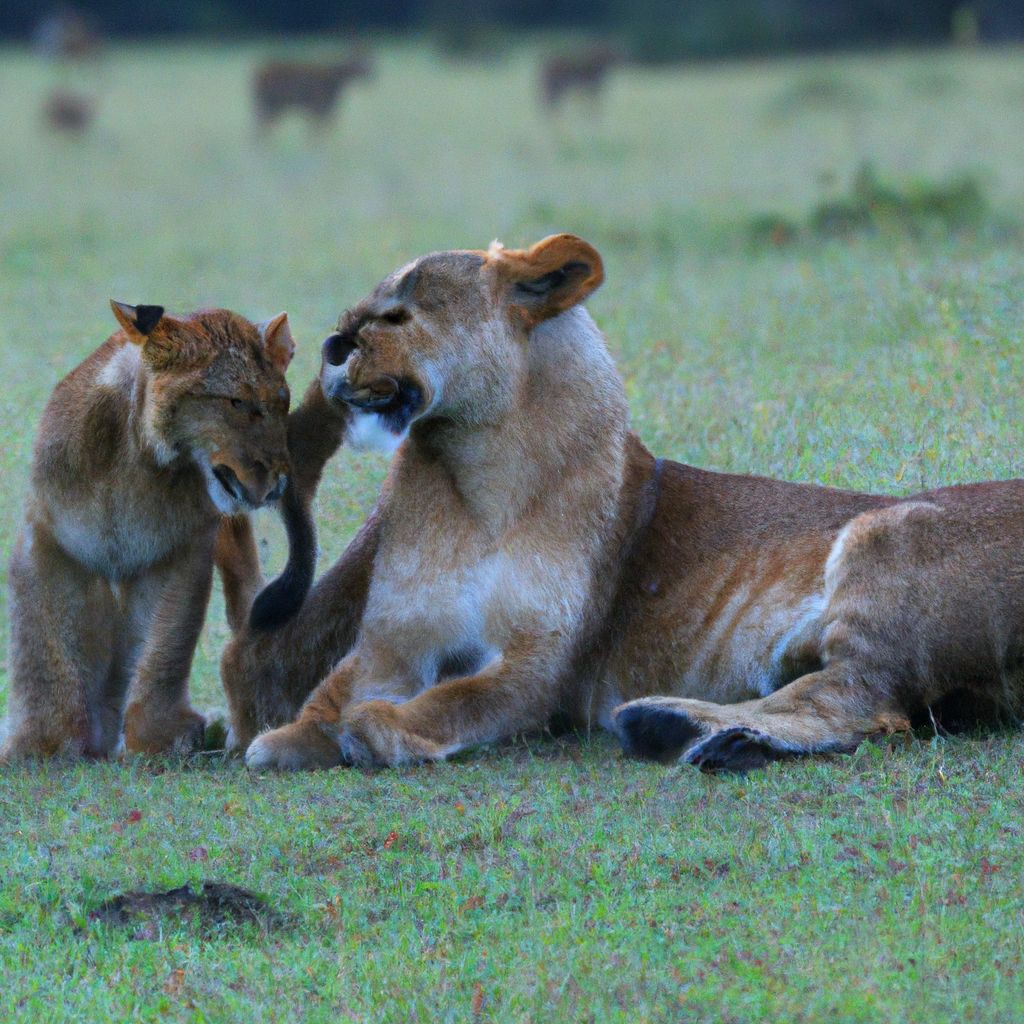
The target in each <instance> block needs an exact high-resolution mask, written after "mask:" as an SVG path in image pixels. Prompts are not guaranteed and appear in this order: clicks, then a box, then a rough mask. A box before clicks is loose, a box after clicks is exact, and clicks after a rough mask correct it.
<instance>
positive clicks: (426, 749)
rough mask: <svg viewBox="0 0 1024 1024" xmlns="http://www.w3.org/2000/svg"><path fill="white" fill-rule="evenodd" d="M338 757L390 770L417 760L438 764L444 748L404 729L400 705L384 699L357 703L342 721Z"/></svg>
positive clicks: (355, 763) (365, 765) (354, 762)
mask: <svg viewBox="0 0 1024 1024" xmlns="http://www.w3.org/2000/svg"><path fill="white" fill-rule="evenodd" d="M340 743H341V754H342V757H344V759H345V761H346V763H347V764H352V765H359V766H361V767H364V768H369V767H391V766H394V765H399V764H408V763H410V762H416V761H438V760H441V759H442V758H444V757H445V755H446V754H447V752H448V751H447V750H446V748H444V747H442V746H441V745H440V744H438V743H435V742H433V741H432V740H428V739H426V738H425V737H423V736H417V735H416V734H415V733H412V732H409V731H408V730H407V729H404V728H403V727H402V724H401V709H400V707H399V705H396V704H392V703H390V702H389V701H386V700H372V701H367V702H366V703H365V704H357V705H356V706H355V707H354V708H352V710H351V711H349V712H348V713H347V714H346V715H345V718H344V719H343V721H342V728H341V739H340Z"/></svg>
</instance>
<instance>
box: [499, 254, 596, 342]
mask: <svg viewBox="0 0 1024 1024" xmlns="http://www.w3.org/2000/svg"><path fill="white" fill-rule="evenodd" d="M487 255H488V260H489V261H494V263H495V264H496V265H497V268H498V270H499V272H500V273H501V274H502V275H503V276H504V277H505V278H506V280H508V282H509V284H510V286H511V287H510V290H509V297H508V301H509V303H510V305H511V306H512V307H513V308H515V309H517V310H519V311H521V313H522V315H523V316H524V318H525V319H526V321H527V324H528V325H529V326H530V327H533V326H535V325H536V324H539V323H540V322H541V321H542V320H547V319H548V318H549V317H552V316H557V315H558V314H559V313H561V312H563V311H564V310H566V309H569V308H570V307H572V306H575V305H577V304H578V303H580V302H582V301H583V300H584V299H585V298H587V296H588V295H590V293H591V292H592V291H594V289H596V288H597V287H598V286H599V285H600V284H601V282H602V281H603V280H604V264H603V263H602V262H601V257H600V255H598V252H597V250H596V249H595V248H594V247H593V246H592V245H591V244H590V243H589V242H584V241H583V239H582V238H578V237H577V236H576V235H551V236H549V237H548V238H545V239H543V240H542V241H540V242H538V243H537V244H536V245H532V246H530V248H529V249H505V248H503V247H502V246H501V245H500V243H497V242H495V243H494V244H492V245H491V248H490V249H489V250H488V254H487Z"/></svg>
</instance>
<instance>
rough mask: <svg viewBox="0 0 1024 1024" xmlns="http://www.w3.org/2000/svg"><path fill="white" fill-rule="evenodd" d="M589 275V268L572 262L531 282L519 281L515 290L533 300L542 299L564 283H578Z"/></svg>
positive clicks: (581, 263) (577, 262) (580, 263)
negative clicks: (533, 298)
mask: <svg viewBox="0 0 1024 1024" xmlns="http://www.w3.org/2000/svg"><path fill="white" fill-rule="evenodd" d="M589 273H590V267H589V266H588V265H587V264H586V263H583V262H582V261H580V260H572V261H570V262H569V263H566V264H565V266H564V267H559V269H558V270H552V271H550V272H549V273H547V274H542V275H541V276H540V277H535V278H534V279H533V280H532V281H520V282H519V283H518V284H517V285H516V290H517V291H519V292H522V293H525V294H526V295H530V296H532V297H535V298H542V297H543V296H545V295H550V294H551V293H552V292H554V291H557V290H558V289H559V288H562V287H563V286H564V285H565V284H566V283H569V282H575V281H579V280H581V279H582V278H584V277H586V276H587V275H588V274H589Z"/></svg>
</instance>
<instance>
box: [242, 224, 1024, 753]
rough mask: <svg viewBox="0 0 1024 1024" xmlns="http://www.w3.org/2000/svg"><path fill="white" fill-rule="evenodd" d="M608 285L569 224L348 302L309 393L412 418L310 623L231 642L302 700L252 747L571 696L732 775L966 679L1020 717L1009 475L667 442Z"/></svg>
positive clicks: (266, 720)
mask: <svg viewBox="0 0 1024 1024" xmlns="http://www.w3.org/2000/svg"><path fill="white" fill-rule="evenodd" d="M601 279H602V270H601V261H600V257H599V256H598V254H597V253H596V252H595V251H594V250H593V249H592V248H591V247H590V246H588V245H587V244H586V243H585V242H583V241H582V240H580V239H577V238H575V237H573V236H555V237H553V238H550V239H547V240H545V241H544V242H541V243H538V244H537V245H536V246H534V247H533V248H531V249H529V250H525V251H510V250H505V249H502V248H501V247H499V246H495V247H492V249H491V250H489V251H488V252H486V253H482V252H452V253H442V254H436V255H432V256H427V257H424V258H423V259H421V260H418V261H416V262H415V263H413V264H411V265H410V266H408V267H406V268H403V269H402V270H401V271H399V272H397V273H396V274H394V275H392V276H391V277H389V278H388V279H386V280H385V281H384V282H383V283H382V284H381V285H380V286H379V287H378V289H377V290H376V291H375V292H374V293H373V294H372V295H371V296H370V297H369V298H368V299H366V300H364V301H363V302H361V303H359V304H358V305H357V306H356V307H355V308H354V309H353V310H351V311H350V312H348V313H347V314H345V315H344V316H343V317H342V319H341V321H340V323H339V328H338V331H337V332H336V333H335V334H334V335H332V336H331V337H330V338H328V339H327V341H326V342H325V346H324V355H325V359H324V365H323V368H322V372H321V384H322V390H323V391H324V393H325V394H326V395H327V397H328V398H331V399H332V400H334V401H337V402H344V403H346V404H347V405H349V406H350V407H351V408H352V409H353V416H364V417H365V416H376V417H377V420H378V425H380V426H381V427H382V429H385V430H387V431H390V432H391V433H392V434H393V435H396V436H398V437H404V438H405V440H404V443H403V444H402V445H401V447H400V448H399V450H398V454H397V455H396V457H395V459H394V462H393V464H392V467H391V472H390V474H389V477H388V480H387V483H386V485H385V487H384V490H383V492H382V494H381V497H380V500H379V501H378V504H377V506H376V508H375V510H374V512H373V513H372V515H371V516H370V518H369V520H368V521H367V523H366V524H365V525H364V527H363V529H362V530H361V531H360V533H359V535H358V536H357V538H356V540H355V541H354V542H353V544H352V546H351V547H350V548H349V550H348V551H347V552H346V553H345V555H344V556H343V557H342V559H341V561H340V562H339V563H338V564H337V565H336V566H335V567H334V568H333V569H331V570H330V571H329V572H328V573H327V574H326V575H325V576H324V577H323V578H322V579H321V580H320V581H319V582H318V583H317V585H316V586H315V587H314V589H313V590H312V592H311V594H310V596H309V599H308V600H307V601H306V603H305V605H304V606H303V607H302V609H301V610H300V611H299V613H298V615H297V616H295V617H294V618H293V619H292V620H291V621H289V622H288V623H287V624H286V625H284V626H283V627H282V628H281V629H280V630H279V631H277V632H274V633H266V632H264V633H261V634H253V633H250V632H247V631H244V632H243V633H241V634H240V635H239V636H238V637H237V638H236V640H235V641H234V642H233V643H232V645H231V646H230V647H229V649H228V650H227V651H226V653H225V657H224V661H223V671H224V673H225V684H226V685H228V687H229V689H230V688H232V687H234V686H239V685H243V684H242V683H241V682H240V680H246V683H245V684H244V685H245V686H247V687H248V688H249V691H250V694H251V695H252V699H253V700H255V701H256V702H257V703H259V704H260V709H259V712H258V713H257V714H256V715H254V716H253V718H255V719H256V720H258V721H259V724H273V723H274V720H276V721H281V720H282V719H283V718H284V717H285V716H287V715H289V714H291V713H293V712H298V717H297V719H296V721H295V722H293V723H291V724H288V725H285V726H283V727H280V728H277V729H274V730H273V731H270V732H267V733H265V734H263V735H261V736H259V737H258V738H257V739H256V740H255V741H254V742H253V743H252V745H251V746H250V747H249V749H248V753H247V759H248V762H249V764H250V765H252V766H254V767H257V768H263V767H278V768H309V767H317V766H328V765H334V764H339V763H343V762H348V763H358V764H399V763H402V762H407V761H415V760H423V759H437V758H444V757H447V756H449V755H451V754H452V753H454V752H455V751H458V750H460V749H462V748H464V747H467V746H470V745H475V744H479V743H482V742H487V741H491V740H496V739H499V738H501V737H507V736H510V735H513V734H515V733H517V732H520V731H523V730H529V729H536V728H539V727H542V726H544V725H545V724H547V723H548V722H550V721H551V719H552V718H553V717H555V716H559V717H563V718H564V717H568V718H569V719H570V720H572V721H573V722H575V724H576V725H577V726H579V727H581V728H590V727H592V726H594V725H600V726H604V727H607V728H611V729H614V730H616V731H617V733H618V734H619V735H620V736H621V738H622V740H623V742H624V744H625V746H626V749H627V750H628V751H629V752H631V753H635V754H640V755H643V756H649V757H657V758H659V759H664V760H675V759H678V758H680V757H684V758H686V759H687V760H689V761H691V762H693V763H695V764H698V765H700V766H702V767H705V768H709V769H722V768H725V769H728V768H748V767H753V766H755V765H757V764H761V763H764V762H765V761H767V760H772V759H774V758H777V757H783V756H788V755H790V754H793V753H804V752H813V751H825V750H840V749H848V748H850V747H853V746H855V745H856V744H857V743H858V742H859V741H860V740H861V739H862V738H863V737H864V736H867V735H869V734H871V733H874V732H879V731H892V730H898V729H905V728H907V727H908V725H909V722H910V720H911V718H912V717H913V716H915V715H916V714H918V713H920V712H922V711H924V710H925V709H928V708H933V709H938V710H940V711H941V709H942V708H943V706H944V705H947V704H952V703H953V702H954V701H956V702H958V703H959V704H960V705H961V706H967V707H969V708H971V709H974V710H986V711H988V710H991V711H995V712H1003V713H1006V714H1011V715H1012V714H1013V713H1015V712H1016V710H1017V708H1018V705H1019V703H1020V698H1021V696H1022V687H1021V667H1022V661H1021V655H1022V653H1024V586H1022V583H1021V580H1022V577H1024V573H1022V563H1021V556H1020V552H1021V551H1022V550H1024V519H1022V517H1021V513H1020V508H1021V506H1022V502H1024V482H1021V481H1008V482H1003V483H988V484H977V485H967V486H962V487H951V488H945V489H941V490H937V491H933V492H929V493H928V494H925V495H920V496H917V497H915V498H911V499H896V498H891V497H882V496H874V495H868V494H859V493H854V492H847V491H838V490H830V489H825V488H820V487H814V486H808V485H801V484H793V483H785V482H779V481H773V480H767V479H763V478H759V477H751V476H739V475H731V474H722V473H711V472H706V471H703V470H700V469H695V468H692V467H689V466H685V465H681V464H679V463H675V462H669V461H664V462H661V461H660V460H657V461H656V460H655V459H654V457H653V456H652V455H651V454H650V453H649V452H648V451H647V450H646V448H645V447H644V446H643V444H642V443H641V442H640V440H639V439H638V438H637V437H636V435H635V434H633V433H632V432H630V431H629V429H628V426H627V409H626V401H625V397H624V393H623V388H622V383H621V380H620V378H619V376H618V374H617V373H616V371H615V369H614V366H613V365H612V362H611V360H610V358H609V356H608V353H607V350H606V348H605V345H604V341H603V339H602V337H601V335H600V332H599V331H598V330H597V328H596V327H595V325H594V323H593V321H592V320H591V319H590V317H589V316H588V314H587V313H586V312H585V311H584V310H583V309H582V308H581V307H580V306H579V305H578V304H579V303H580V302H581V301H582V300H583V299H585V298H586V297H587V295H588V294H589V293H590V292H591V291H592V290H593V289H594V288H595V287H597V285H598V284H599V283H600V281H601ZM311 394H312V392H311ZM317 400H318V401H319V400H320V399H319V398H318V399H317ZM325 452H326V449H321V450H320V451H319V452H318V453H317V454H316V456H315V458H314V461H316V460H318V459H320V458H322V457H323V456H324V454H325ZM293 458H296V459H301V454H300V453H298V452H293ZM324 677H326V678H324ZM321 679H322V681H321ZM317 684H319V685H317ZM310 691H312V692H311V693H310ZM307 693H309V694H310V695H309V697H308V699H306V700H305V703H304V704H301V707H300V702H301V701H302V700H303V698H304V697H305V696H306V694H307ZM624 702H626V703H624ZM261 714H262V715H263V718H262V720H260V715H261ZM253 718H250V721H249V722H248V727H249V728H251V726H252V721H253ZM237 738H238V740H239V742H244V740H245V739H247V738H248V737H247V736H245V734H244V730H240V731H239V734H238V737H237Z"/></svg>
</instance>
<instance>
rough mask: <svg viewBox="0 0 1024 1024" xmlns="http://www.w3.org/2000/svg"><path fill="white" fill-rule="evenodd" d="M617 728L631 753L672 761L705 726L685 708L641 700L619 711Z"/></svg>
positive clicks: (630, 754) (635, 755)
mask: <svg viewBox="0 0 1024 1024" xmlns="http://www.w3.org/2000/svg"><path fill="white" fill-rule="evenodd" d="M615 732H616V733H617V735H618V737H619V741H620V742H621V743H622V752H623V753H624V754H625V755H626V756H627V757H637V758H643V759H644V760H647V761H660V762H661V763H663V764H671V763H672V762H673V761H676V760H677V759H678V758H679V755H680V754H682V752H683V751H684V750H685V749H686V748H687V747H688V746H689V745H690V744H691V743H692V742H693V741H694V740H695V739H697V737H698V736H700V735H701V732H702V730H701V729H700V727H699V726H698V725H697V724H696V723H695V722H694V721H693V719H691V718H690V716H689V715H687V714H686V712H685V711H682V710H679V709H678V708H673V707H671V706H670V705H667V704H660V703H654V702H648V701H644V700H637V701H633V702H631V703H629V704H625V705H623V706H622V708H621V709H620V710H619V711H618V712H617V714H616V715H615Z"/></svg>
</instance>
